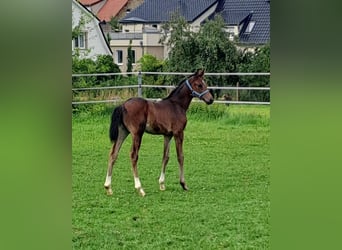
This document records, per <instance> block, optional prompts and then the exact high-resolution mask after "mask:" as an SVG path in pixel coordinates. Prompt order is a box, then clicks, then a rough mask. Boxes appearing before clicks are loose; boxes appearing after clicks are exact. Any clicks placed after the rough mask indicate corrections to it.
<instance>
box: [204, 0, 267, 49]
mask: <svg viewBox="0 0 342 250" xmlns="http://www.w3.org/2000/svg"><path fill="white" fill-rule="evenodd" d="M215 14H220V15H221V16H222V17H223V19H224V21H225V23H226V27H227V28H226V30H227V32H228V33H230V34H231V36H230V39H231V40H233V39H234V38H237V44H238V46H239V47H256V46H259V45H264V44H267V43H269V42H270V0H223V1H220V3H219V5H218V7H217V9H216V11H215ZM210 18H213V16H211V17H210Z"/></svg>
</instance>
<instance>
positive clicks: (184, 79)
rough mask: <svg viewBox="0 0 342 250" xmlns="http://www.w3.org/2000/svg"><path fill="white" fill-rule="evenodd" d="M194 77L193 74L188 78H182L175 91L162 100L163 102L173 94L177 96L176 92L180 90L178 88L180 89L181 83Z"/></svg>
mask: <svg viewBox="0 0 342 250" xmlns="http://www.w3.org/2000/svg"><path fill="white" fill-rule="evenodd" d="M194 75H196V73H194V74H192V75H190V76H188V77H185V78H183V79H182V80H180V82H179V83H178V86H177V87H176V88H175V89H173V90H172V91H171V93H170V94H169V95H168V96H167V97H165V98H163V100H167V99H169V98H171V97H172V96H174V95H175V94H178V92H179V90H180V88H181V86H182V84H183V82H185V81H186V80H187V79H190V78H191V77H193V76H194Z"/></svg>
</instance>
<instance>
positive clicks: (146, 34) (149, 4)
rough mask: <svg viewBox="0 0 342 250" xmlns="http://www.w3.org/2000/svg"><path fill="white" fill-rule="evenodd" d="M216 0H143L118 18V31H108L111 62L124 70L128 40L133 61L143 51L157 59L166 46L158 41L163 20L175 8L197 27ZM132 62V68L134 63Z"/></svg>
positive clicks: (210, 10)
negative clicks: (121, 17) (119, 26)
mask: <svg viewBox="0 0 342 250" xmlns="http://www.w3.org/2000/svg"><path fill="white" fill-rule="evenodd" d="M217 3H218V0H168V1H160V0H145V1H144V2H143V3H142V4H141V5H139V6H138V7H137V8H136V9H134V10H132V11H131V12H130V13H128V14H127V15H126V16H125V18H123V19H121V20H120V23H121V24H122V32H120V33H117V32H111V33H110V38H111V41H110V46H111V48H112V50H113V56H114V62H115V63H116V64H118V65H119V66H120V69H121V71H125V70H126V58H127V47H128V46H129V44H130V43H131V47H132V51H133V56H134V58H133V62H137V61H138V60H139V59H140V57H142V56H143V55H144V54H145V53H148V54H151V55H153V56H155V57H156V58H158V59H164V58H166V57H167V52H168V48H166V47H165V46H164V45H163V44H160V43H159V40H160V37H161V26H162V25H163V23H165V22H168V21H169V20H170V18H171V16H172V14H173V13H175V12H178V13H179V14H180V15H182V16H184V18H185V19H186V20H187V21H188V22H189V23H190V24H191V27H192V28H193V29H196V28H197V29H198V28H199V26H200V25H201V23H202V22H203V21H204V20H205V19H206V18H208V17H209V16H210V15H211V14H212V13H213V12H214V11H215V9H216V7H217ZM133 66H134V69H135V68H136V67H135V66H136V65H135V64H134V65H133Z"/></svg>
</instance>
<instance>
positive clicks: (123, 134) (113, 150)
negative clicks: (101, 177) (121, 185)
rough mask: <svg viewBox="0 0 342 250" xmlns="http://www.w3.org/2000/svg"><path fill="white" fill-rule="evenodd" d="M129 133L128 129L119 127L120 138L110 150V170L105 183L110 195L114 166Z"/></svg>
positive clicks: (111, 192)
mask: <svg viewBox="0 0 342 250" xmlns="http://www.w3.org/2000/svg"><path fill="white" fill-rule="evenodd" d="M128 134H129V132H127V130H125V129H123V128H121V127H119V135H118V139H117V140H116V142H115V143H114V144H113V146H112V148H111V150H110V152H109V160H108V170H107V176H106V181H105V183H104V187H105V189H106V191H107V194H108V195H112V194H113V191H112V187H111V183H112V171H113V166H114V163H115V161H116V159H117V158H118V154H119V151H120V148H121V145H122V143H123V142H124V140H125V139H126V137H127V135H128Z"/></svg>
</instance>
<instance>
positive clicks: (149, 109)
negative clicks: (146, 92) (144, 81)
mask: <svg viewBox="0 0 342 250" xmlns="http://www.w3.org/2000/svg"><path fill="white" fill-rule="evenodd" d="M123 107H124V123H125V125H126V127H127V129H128V130H129V131H130V132H131V133H134V132H136V129H137V128H138V129H140V130H143V131H146V132H147V133H151V134H163V135H173V134H177V133H178V132H180V131H183V130H184V128H185V125H186V114H185V112H184V110H183V109H181V108H179V107H178V106H177V105H174V104H173V103H172V102H170V101H169V100H162V101H158V102H152V101H148V100H145V99H143V98H131V99H129V100H127V101H126V102H125V103H124V104H123Z"/></svg>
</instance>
